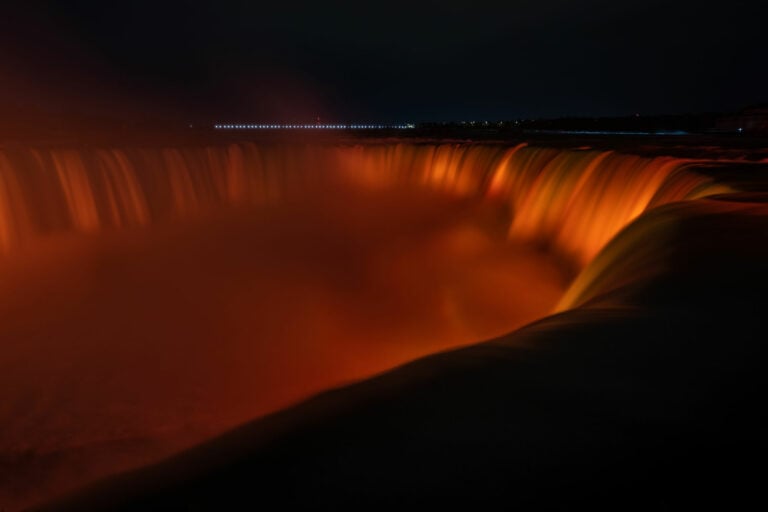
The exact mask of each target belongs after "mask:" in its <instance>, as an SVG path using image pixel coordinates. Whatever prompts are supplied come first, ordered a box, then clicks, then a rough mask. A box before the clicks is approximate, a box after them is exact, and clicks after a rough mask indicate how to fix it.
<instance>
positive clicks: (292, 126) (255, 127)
mask: <svg viewBox="0 0 768 512" xmlns="http://www.w3.org/2000/svg"><path fill="white" fill-rule="evenodd" d="M213 127H214V128H215V129H217V130H409V129H412V128H415V127H416V125H415V124H215V125H213Z"/></svg>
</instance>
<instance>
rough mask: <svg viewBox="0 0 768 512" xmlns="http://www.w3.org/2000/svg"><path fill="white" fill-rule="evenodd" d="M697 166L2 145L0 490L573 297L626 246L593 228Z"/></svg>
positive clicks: (57, 484)
mask: <svg viewBox="0 0 768 512" xmlns="http://www.w3.org/2000/svg"><path fill="white" fill-rule="evenodd" d="M695 165H696V162H693V161H686V160H681V159H677V158H672V157H665V156H655V157H646V156H636V155H626V154H621V153H617V152H612V151H597V150H569V149H552V148H544V147H534V146H527V145H524V144H521V145H517V146H513V147H510V146H505V145H494V144H429V143H418V144H417V143H383V142H370V143H367V144H325V145H323V144H314V145H298V144H279V143H273V144H261V145H260V144H254V143H238V144H229V145H220V146H207V147H206V146H189V147H121V148H95V147H84V148H71V147H65V148H61V147H47V146H42V145H41V146H36V147H26V146H8V147H0V508H2V506H10V507H11V508H23V507H25V506H31V505H33V504H34V503H36V502H39V501H45V500H46V499H50V498H51V497H52V496H55V495H56V494H58V493H61V492H63V491H66V490H69V489H73V488H75V487H77V486H80V485H83V484H85V483H88V482H89V481H93V480H95V479H97V478H100V477H103V476H105V475H107V474H110V473H114V472H116V471H121V470H125V469H129V468H133V467H137V466H141V465H144V464H148V463H151V462H155V461H157V460H159V459H160V458H162V457H166V456H168V455H170V454H172V453H174V452H178V451H180V450H183V449H185V448H188V447H190V446H191V445H193V444H195V443H199V442H201V441H203V440H205V439H209V438H210V437H212V436H215V435H218V434H221V433H222V432H224V431H226V430H227V429H230V428H233V427H235V426H237V425H239V424H242V423H244V422H247V421H249V420H252V419H253V418H256V417H259V416H262V415H264V414H267V413H270V412H273V411H276V410H278V409H281V408H284V407H286V406H289V405H290V404H293V403H296V402H297V401H299V400H302V399H305V398H307V397H309V396H311V395H313V394H316V393H318V392H320V391H323V390H326V389H329V388H332V387H335V386H342V385H345V384H347V383H349V382H352V381H355V380H360V379H365V378H368V377H370V376H372V375H375V374H377V373H380V372H383V371H386V370H388V369H391V368H393V367H396V366H398V365H401V364H403V363H405V362H407V361H411V360H413V359H415V358H418V357H421V356H425V355H428V354H431V353H434V352H438V351H442V350H446V349H449V348H453V347H458V346H462V345H467V344H471V343H476V342H478V341H481V340H485V339H490V338H493V337H496V336H500V335H503V334H505V333H508V332H510V331H513V330H515V329H518V328H520V327H522V326H523V325H525V324H527V323H530V322H532V321H534V320H537V319H540V318H542V317H544V316H546V315H548V314H550V313H552V312H553V311H554V310H555V309H556V308H557V307H558V303H559V304H560V306H559V307H560V309H565V308H568V307H572V306H573V305H579V304H581V303H582V302H583V301H584V300H588V299H589V298H590V297H592V296H594V295H595V294H599V293H601V292H602V291H603V290H605V289H610V288H611V287H610V286H607V287H606V286H604V280H601V279H600V275H599V274H600V272H601V270H602V269H609V270H610V269H615V268H618V267H617V266H616V265H614V263H615V262H614V261H613V260H612V259H611V258H614V256H612V255H616V254H618V255H619V256H616V257H620V258H625V257H626V254H628V253H629V254H634V253H637V252H638V251H636V250H635V248H636V247H637V246H639V245H640V246H641V245H642V241H638V240H633V241H631V242H632V243H630V244H623V245H619V246H618V247H616V246H615V245H616V244H614V247H612V248H611V245H610V242H611V240H612V239H614V240H615V239H616V237H617V234H619V233H620V232H622V230H623V229H624V228H625V227H627V226H629V228H627V230H626V231H623V233H627V232H633V231H632V226H637V225H638V223H637V222H634V223H633V220H635V219H637V218H641V219H643V218H646V217H647V215H644V214H645V213H646V212H649V211H650V210H652V211H658V210H656V209H655V208H656V207H658V206H662V205H665V204H667V203H672V202H676V201H684V200H689V199H695V198H698V197H701V196H705V195H709V194H714V193H717V192H719V191H723V190H724V189H723V188H722V187H720V186H719V185H716V184H715V183H714V182H713V181H712V180H711V179H710V178H708V177H706V176H704V175H703V174H699V173H697V172H696V171H695ZM649 215H652V213H650V214H649ZM640 231H642V230H640ZM634 232H638V230H635V231H634ZM618 238H621V235H619V237H618ZM606 245H608V249H606V250H605V251H603V248H604V247H606ZM627 247H629V249H627ZM609 249H610V250H609ZM595 262H597V264H595ZM629 263H631V262H628V263H627V264H629ZM619 267H620V268H624V267H623V266H619ZM632 268H642V262H641V263H639V264H637V265H636V267H632ZM611 271H612V272H614V273H615V270H611ZM611 275H613V274H611ZM577 276H578V277H577ZM609 284H610V283H609ZM72 467H76V468H77V471H72V470H71V468H72ZM30 482H31V483H32V484H30Z"/></svg>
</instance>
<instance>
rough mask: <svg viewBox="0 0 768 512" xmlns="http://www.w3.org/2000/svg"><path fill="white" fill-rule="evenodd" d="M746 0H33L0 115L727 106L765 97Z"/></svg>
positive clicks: (10, 49)
mask: <svg viewBox="0 0 768 512" xmlns="http://www.w3.org/2000/svg"><path fill="white" fill-rule="evenodd" d="M758 8H759V2H756V1H747V2H738V1H737V2H731V3H730V4H729V7H728V9H727V10H724V9H722V8H721V7H719V6H718V5H717V4H715V3H701V2H693V1H678V2H673V3H671V4H670V3H669V2H660V1H658V2H653V1H652V2H624V3H622V4H621V5H614V4H613V3H612V2H607V1H602V0H591V1H588V2H581V3H579V4H578V5H574V4H572V3H571V2H565V1H551V0H550V1H547V2H512V3H508V4H500V3H498V2H479V3H475V4H473V5H472V6H471V7H470V6H468V5H466V4H465V3H463V2H417V3H412V2H410V3H409V2H387V3H377V4H372V3H369V4H366V5H365V6H361V5H358V4H356V3H353V2H336V3H334V4H328V5H326V4H323V5H322V6H320V5H318V4H315V3H313V2H289V3H285V4H280V5H269V4H268V5H257V4H252V3H250V2H220V3H217V4H215V5H214V4H207V3H201V2H172V3H162V4H159V3H150V2H133V3H131V4H130V5H126V6H122V7H121V8H115V7H112V6H110V5H107V4H103V3H101V2H90V1H76V2H68V3H67V4H66V5H64V4H60V3H58V2H45V1H33V2H26V3H24V4H21V5H19V4H15V5H11V6H8V7H6V8H5V12H4V16H3V18H2V21H0V23H1V24H2V26H1V27H0V28H2V35H0V38H1V39H0V43H1V44H2V46H1V47H0V48H2V50H0V67H1V68H0V69H1V70H2V73H3V75H4V81H3V83H2V85H0V87H2V90H0V93H2V94H1V95H0V108H2V109H3V110H9V109H15V110H17V111H18V110H21V111H24V110H38V111H40V112H42V113H43V114H45V113H49V114H51V113H52V114H56V113H62V112H63V113H85V114H102V115H103V114H111V115H113V116H116V117H124V118H127V119H131V118H133V117H136V116H137V115H138V116H142V115H146V116H156V117H166V118H169V119H177V120H179V121H186V122H192V123H213V122H216V121H217V120H223V119H242V120H245V119H247V120H250V121H254V122H284V123H290V122H309V121H311V120H314V119H315V118H316V117H321V118H323V119H328V120H333V121H342V120H344V121H347V122H361V121H375V122H380V123H387V124H389V123H402V122H439V121H462V120H467V121H469V120H479V121H500V120H511V119H531V118H560V117H616V116H629V115H635V114H640V115H643V116H649V115H661V114H683V113H697V112H734V111H737V110H739V109H740V108H742V107H745V106H748V105H752V104H760V103H765V102H766V101H768V96H766V93H765V90H766V84H767V83H768V71H766V68H765V66H761V65H759V64H758V63H759V62H760V61H761V55H762V54H763V53H764V51H765V50H766V47H765V42H764V39H762V38H761V36H760V34H761V28H760V24H761V17H760V16H759V10H758Z"/></svg>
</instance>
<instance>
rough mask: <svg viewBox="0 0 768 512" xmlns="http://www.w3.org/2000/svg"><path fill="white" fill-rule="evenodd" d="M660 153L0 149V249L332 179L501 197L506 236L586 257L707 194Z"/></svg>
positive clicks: (269, 197)
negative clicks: (658, 214)
mask: <svg viewBox="0 0 768 512" xmlns="http://www.w3.org/2000/svg"><path fill="white" fill-rule="evenodd" d="M687 163H688V162H686V161H685V160H682V159H678V158H671V157H653V158H649V157H639V156H633V155H622V154H617V153H614V152H612V151H574V150H556V149H547V148H535V147H526V146H525V145H519V146H517V147H513V148H507V147H503V146H483V145H475V144H470V145H452V144H444V145H432V144H421V145H416V144H394V145H386V144H372V145H365V146H347V147H344V146H331V147H298V148H297V147H291V146H274V147H260V146H258V145H255V144H248V143H245V144H233V145H230V146H228V147H207V148H185V149H177V148H162V149H133V150H129V149H86V150H72V149H45V150H43V149H31V148H19V149H16V150H0V213H1V214H2V215H0V247H2V249H3V250H4V251H6V252H8V251H11V250H12V249H13V248H14V246H16V245H18V244H20V243H22V241H23V240H24V239H26V238H29V237H32V236H35V235H41V234H42V235H44V234H47V233H51V232H56V231H83V232H94V231H99V230H102V229H107V228H115V227H130V226H141V225H147V224H151V223H153V222H158V221H162V220H171V219H178V218H183V217H189V216H194V215H199V214H202V213H204V212H205V211H211V210H213V209H215V208H217V207H222V206H226V205H239V204H260V203H269V202H275V201H278V200H279V198H280V197H281V195H284V194H291V193H295V192H296V191H297V190H299V189H303V190H304V191H306V190H308V189H311V187H312V186H314V185H316V184H317V183H318V182H323V181H327V180H339V179H343V180H346V181H349V182H353V183H357V184H358V185H362V186H365V187H379V188H380V187H382V186H398V185H407V186H416V187H418V186H424V187H427V188H431V189H437V190H440V191H443V192H445V193H448V194H451V195H454V196H459V197H471V198H483V197H486V198H491V199H493V200H496V201H502V202H506V203H507V204H508V205H509V207H510V209H511V211H512V221H511V224H510V226H509V235H510V237H511V238H514V239H523V240H540V241H542V242H545V243H548V244H551V245H552V246H553V247H554V248H556V249H557V250H560V251H563V252H564V253H566V254H568V255H571V256H573V257H575V258H576V260H577V261H578V263H579V264H580V265H583V264H585V263H586V262H588V261H589V260H591V259H592V258H593V257H594V256H595V255H596V254H597V252H598V251H599V250H600V249H601V248H602V247H603V246H604V245H605V243H606V242H607V241H608V240H610V239H611V238H612V237H613V236H614V235H615V234H616V233H617V232H618V231H619V230H620V229H621V228H622V227H624V226H626V225H627V224H628V223H629V222H631V221H632V220H633V219H635V218H636V217H637V216H639V215H640V214H641V213H642V212H643V211H645V210H646V209H647V208H650V207H654V206H659V205H661V204H665V203H669V202H673V201H679V200H683V199H692V198H696V197H700V196H702V195H707V194H711V193H712V189H711V187H710V182H709V180H707V179H706V178H704V177H702V176H699V175H697V174H695V173H692V172H687V171H686V170H685V167H686V165H687Z"/></svg>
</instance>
